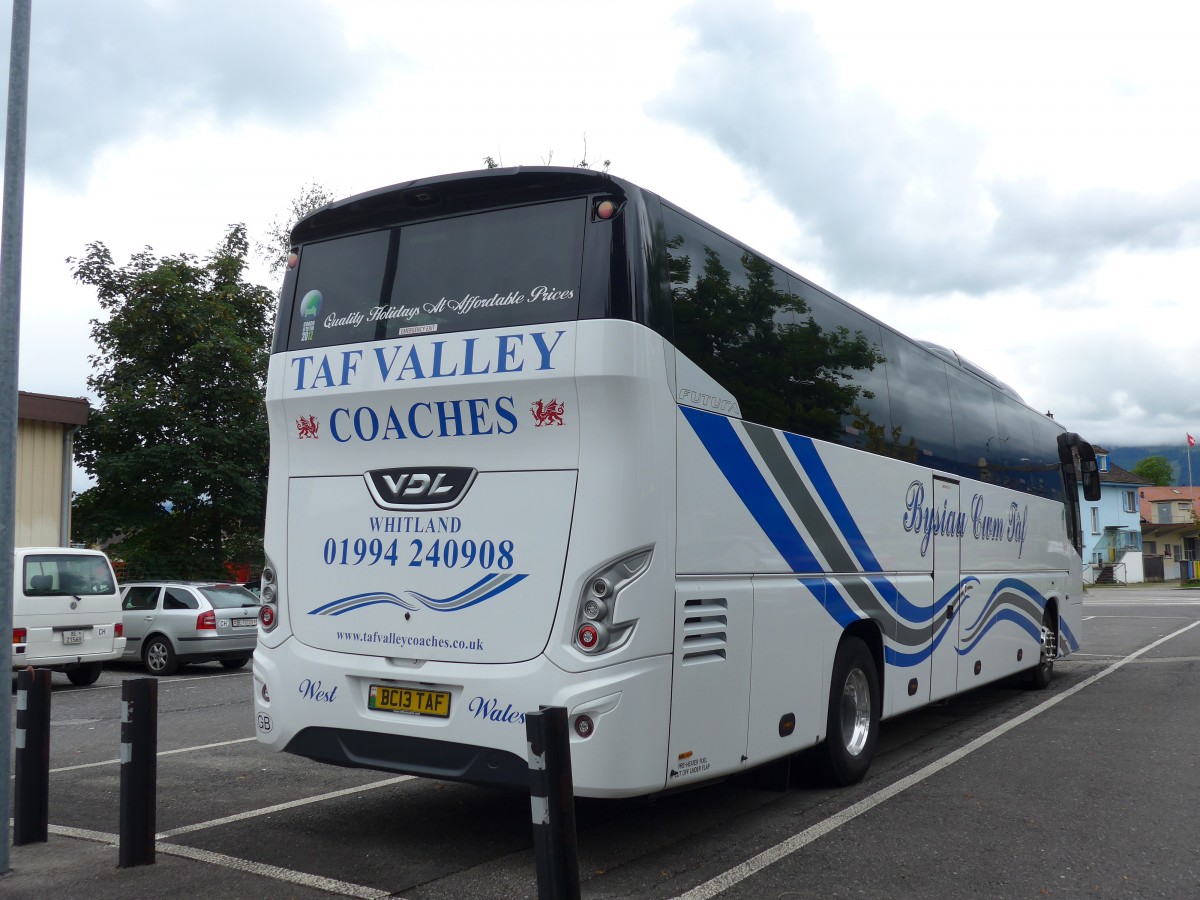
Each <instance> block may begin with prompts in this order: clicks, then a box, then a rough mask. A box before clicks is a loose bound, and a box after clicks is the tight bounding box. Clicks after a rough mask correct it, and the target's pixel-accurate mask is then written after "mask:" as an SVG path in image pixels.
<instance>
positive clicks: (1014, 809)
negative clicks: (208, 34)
mask: <svg viewBox="0 0 1200 900" xmlns="http://www.w3.org/2000/svg"><path fill="white" fill-rule="evenodd" d="M1084 615H1085V623H1084V625H1085V630H1084V635H1085V637H1084V647H1083V650H1082V651H1081V652H1080V653H1078V654H1076V655H1074V656H1073V657H1072V658H1071V659H1070V660H1067V661H1063V662H1060V663H1059V665H1058V667H1057V668H1058V671H1057V674H1056V678H1055V681H1054V682H1053V684H1052V685H1051V687H1050V689H1049V690H1048V691H1046V692H1028V691H1023V690H1018V689H1015V688H1013V687H1012V686H1009V685H997V686H993V687H989V688H983V689H981V690H979V691H975V692H973V693H971V694H968V695H964V696H963V697H959V698H955V699H954V700H951V701H949V702H947V703H944V704H938V705H935V706H934V707H930V708H928V709H926V710H923V711H921V712H919V713H915V714H912V715H908V716H904V717H901V718H899V719H896V720H893V721H891V722H888V723H885V725H884V731H883V733H882V740H881V747H880V754H879V756H878V758H877V760H876V764H875V766H874V767H873V769H872V771H871V773H870V774H869V775H868V778H867V780H866V781H864V782H863V783H862V784H861V785H858V786H855V787H854V788H850V789H847V790H843V791H832V790H827V789H825V788H822V787H820V786H817V785H815V784H812V783H805V781H804V779H803V777H800V778H799V779H798V786H796V787H793V789H792V790H790V791H787V792H776V791H768V790H762V789H760V788H758V787H753V786H749V785H746V784H739V783H732V782H730V783H723V784H718V785H713V786H710V787H706V788H703V789H700V790H695V791H691V792H688V793H684V794H678V795H672V796H667V797H663V798H659V799H658V800H656V801H654V802H620V803H617V802H600V801H580V802H579V804H578V805H577V815H578V819H579V846H580V872H581V881H582V892H583V896H585V897H615V896H622V897H678V896H685V897H689V898H697V900H698V898H700V897H713V896H722V897H754V898H761V897H763V896H772V897H773V896H786V897H839V896H847V897H848V896H879V895H881V894H887V895H888V896H893V897H909V896H911V897H928V896H947V897H956V896H993V897H1026V896H1071V897H1075V896H1102V897H1190V896H1200V868H1198V864H1197V862H1196V859H1197V857H1196V854H1195V847H1194V844H1195V840H1194V837H1195V819H1194V805H1195V798H1196V797H1197V796H1200V765H1198V762H1197V757H1198V754H1197V751H1196V747H1197V746H1200V716H1198V715H1197V712H1200V699H1198V698H1200V691H1198V690H1197V689H1198V688H1200V591H1179V590H1171V589H1169V588H1163V587H1161V586H1159V587H1156V588H1141V589H1103V590H1099V589H1098V590H1092V591H1090V592H1089V594H1088V596H1087V598H1086V600H1085V606H1084ZM135 677H136V678H140V677H144V673H143V672H142V671H141V670H140V669H138V668H136V667H132V666H118V667H112V668H110V669H108V670H106V671H105V673H104V675H103V676H102V677H101V680H100V682H98V683H97V684H96V685H95V686H92V687H89V688H74V687H72V686H71V685H69V684H68V683H67V682H66V680H65V679H64V678H62V676H57V675H56V676H55V683H54V697H53V704H54V705H53V726H52V748H51V766H52V769H53V772H52V776H51V798H50V823H51V834H50V841H49V842H48V843H47V844H44V845H41V844H35V845H28V846H24V847H15V848H12V855H11V864H12V869H13V871H12V872H11V873H10V874H8V875H7V876H5V877H4V878H3V879H2V880H0V893H2V894H3V895H4V896H5V897H13V898H24V897H29V898H34V897H36V898H44V897H46V896H56V895H57V896H66V897H84V896H87V897H93V898H106V897H123V898H125V897H130V896H147V895H150V894H157V893H169V892H179V891H184V892H188V893H190V894H192V895H195V896H213V895H217V894H220V895H223V896H250V895H254V896H256V897H261V898H273V897H328V896H358V897H406V898H412V900H416V898H434V897H444V898H449V897H479V898H487V897H505V898H507V897H524V896H536V893H537V889H536V877H535V873H534V866H533V857H532V852H531V846H532V840H531V830H530V826H529V801H528V798H526V797H522V796H520V795H519V794H510V793H505V792H499V791H491V790H485V789H481V788H475V787H470V786H466V785H457V784H450V783H444V782H438V781H431V780H426V779H408V778H405V777H395V776H388V775H385V774H383V773H379V772H372V771H366V770H352V769H338V768H332V767H327V766H321V765H318V764H315V763H310V762H308V761H306V760H302V759H298V758H295V757H291V756H287V755H279V754H271V753H267V752H266V751H264V750H263V749H261V748H260V747H259V746H258V744H257V743H256V742H255V741H254V740H253V737H252V734H253V732H252V723H251V709H252V707H251V704H250V697H249V692H250V684H251V679H250V674H249V671H248V670H247V671H238V672H226V671H224V670H222V669H221V668H220V667H219V666H217V665H216V664H206V665H202V666H193V667H189V668H187V669H184V670H182V671H181V672H180V673H179V674H178V675H175V676H172V677H170V678H164V679H161V680H160V682H159V685H160V693H159V725H160V732H159V757H158V785H159V796H158V804H157V832H158V843H157V848H158V849H157V857H156V859H157V861H156V863H155V864H154V865H152V866H144V867H137V868H131V869H120V868H118V867H117V847H116V834H117V831H118V821H119V820H118V801H119V790H118V786H119V771H118V770H119V766H118V763H117V748H118V744H119V730H120V728H119V725H120V723H119V718H118V717H119V712H118V709H119V698H120V684H121V682H122V681H123V680H124V679H126V678H135Z"/></svg>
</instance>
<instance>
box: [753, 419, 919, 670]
mask: <svg viewBox="0 0 1200 900" xmlns="http://www.w3.org/2000/svg"><path fill="white" fill-rule="evenodd" d="M743 427H744V428H745V429H746V433H747V434H748V435H749V436H750V440H751V442H752V443H753V444H754V446H755V448H756V449H757V450H758V452H759V455H760V456H762V458H763V462H765V463H766V464H767V469H768V470H769V471H770V473H771V475H772V477H773V478H774V479H775V481H776V482H777V483H778V484H779V487H780V489H781V490H782V491H783V495H784V496H785V497H786V498H787V501H788V503H789V504H790V505H791V507H792V510H793V511H794V512H795V513H796V516H797V517H798V518H799V519H800V521H801V522H803V523H804V527H805V528H807V529H808V533H809V534H810V535H812V538H813V540H814V541H815V542H816V545H817V549H818V550H820V552H821V555H822V556H824V557H825V559H826V560H827V561H828V563H829V564H830V566H831V567H833V568H834V569H835V571H841V572H846V573H853V574H858V575H861V574H863V573H862V569H861V567H860V566H859V565H858V562H857V560H855V559H854V558H853V556H851V554H850V551H848V550H847V549H846V548H845V547H844V546H843V545H842V542H841V541H840V540H839V538H838V533H837V531H836V530H834V527H833V526H832V525H831V524H830V522H829V520H828V519H826V518H825V513H824V512H823V511H822V510H821V507H820V506H819V505H818V504H817V502H816V500H815V499H814V498H813V496H812V494H811V493H810V492H809V490H808V488H807V487H806V486H805V484H804V482H803V481H802V480H801V479H800V475H799V473H797V472H796V467H795V466H794V465H793V464H792V462H791V460H790V459H788V456H787V454H786V453H785V452H784V449H783V445H782V444H781V443H780V440H779V435H777V434H776V433H775V431H774V430H773V429H770V428H767V427H766V426H764V425H754V424H752V423H749V422H744V423H743ZM837 583H838V584H841V585H842V586H843V588H844V589H845V590H846V592H847V593H848V594H849V595H850V599H851V600H853V601H854V604H855V605H856V606H857V607H858V608H859V609H861V610H862V611H863V612H865V613H867V615H869V616H871V617H872V618H880V619H884V620H886V621H888V622H890V623H892V624H891V627H890V628H889V629H888V631H889V634H888V636H889V637H891V638H892V639H893V640H894V641H896V642H897V643H899V644H902V645H903V646H905V647H919V646H922V645H923V644H925V643H926V642H927V641H929V639H930V635H931V631H932V633H937V631H939V630H940V629H941V626H942V615H940V614H939V616H938V617H937V619H936V620H935V621H934V622H933V623H932V629H930V628H928V627H927V626H917V627H914V626H912V625H909V624H908V623H907V622H904V621H903V620H901V619H900V618H899V617H898V616H897V615H896V613H895V612H894V611H893V610H892V609H891V608H890V607H889V606H888V605H887V604H885V603H884V602H883V601H882V600H880V599H879V597H878V596H877V595H876V593H875V591H874V589H873V588H872V587H871V586H870V585H869V584H867V583H866V582H864V581H861V580H859V579H857V578H855V579H852V580H849V581H838V582H837Z"/></svg>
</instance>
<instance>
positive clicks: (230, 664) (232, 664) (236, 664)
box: [221, 656, 250, 669]
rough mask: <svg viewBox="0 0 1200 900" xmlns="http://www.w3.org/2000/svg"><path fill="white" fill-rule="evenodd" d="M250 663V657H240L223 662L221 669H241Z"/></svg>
mask: <svg viewBox="0 0 1200 900" xmlns="http://www.w3.org/2000/svg"><path fill="white" fill-rule="evenodd" d="M248 662H250V657H248V656H238V657H236V658H234V659H223V660H221V667H222V668H225V669H240V668H241V667H242V666H244V665H245V664H246V663H248Z"/></svg>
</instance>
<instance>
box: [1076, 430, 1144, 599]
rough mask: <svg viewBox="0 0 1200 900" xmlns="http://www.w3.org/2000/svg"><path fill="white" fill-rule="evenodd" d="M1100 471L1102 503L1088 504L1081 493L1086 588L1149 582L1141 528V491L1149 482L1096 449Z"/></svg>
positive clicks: (1098, 448)
mask: <svg viewBox="0 0 1200 900" xmlns="http://www.w3.org/2000/svg"><path fill="white" fill-rule="evenodd" d="M1095 450H1096V467H1097V468H1098V469H1099V470H1100V499H1099V500H1097V501H1094V502H1093V501H1089V500H1085V499H1084V498H1083V488H1082V487H1080V489H1079V515H1080V519H1081V520H1082V521H1081V524H1082V526H1083V580H1084V583H1086V584H1096V583H1099V584H1134V583H1136V582H1141V581H1145V580H1146V575H1145V570H1144V568H1143V566H1142V524H1141V516H1140V515H1139V512H1138V500H1139V498H1138V489H1139V488H1142V487H1147V486H1149V485H1150V482H1148V481H1146V479H1144V478H1141V477H1140V476H1138V475H1134V474H1133V473H1132V472H1128V471H1126V470H1125V469H1122V468H1121V467H1120V466H1118V465H1115V464H1113V463H1110V462H1109V460H1108V451H1107V450H1105V449H1104V448H1103V447H1095Z"/></svg>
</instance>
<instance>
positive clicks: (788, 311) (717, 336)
mask: <svg viewBox="0 0 1200 900" xmlns="http://www.w3.org/2000/svg"><path fill="white" fill-rule="evenodd" d="M667 246H668V247H669V248H670V249H671V250H672V251H678V250H679V248H680V247H682V246H683V238H682V236H676V237H675V238H673V239H672V240H670V241H669V242H668V245H667ZM692 265H693V263H692V259H691V258H690V257H689V256H687V255H686V254H684V253H678V252H673V253H672V255H671V259H670V276H671V290H672V295H673V300H674V319H675V323H674V324H675V345H676V347H678V349H679V350H680V351H682V352H683V353H685V354H686V355H687V356H688V357H689V358H690V359H691V360H692V361H693V362H695V363H696V365H698V366H700V368H702V369H703V370H704V371H706V372H708V373H709V374H710V375H711V376H712V377H713V378H714V379H716V380H717V381H718V382H719V383H720V384H721V385H722V386H723V387H724V388H725V389H726V390H727V391H729V392H730V393H731V394H732V395H733V396H734V397H736V398H737V400H738V403H739V405H740V406H741V411H742V416H743V417H744V418H746V419H748V420H750V421H753V422H760V423H762V424H764V425H769V426H771V427H774V428H782V429H784V430H785V431H790V432H793V433H796V434H803V435H808V436H810V437H814V438H819V439H822V440H828V441H835V442H839V443H845V442H846V437H845V428H844V424H843V423H844V422H845V423H846V424H849V423H850V422H851V421H853V422H854V426H853V427H855V428H858V429H859V430H860V434H861V435H865V436H866V441H867V442H868V443H876V444H877V445H878V447H877V448H876V447H869V446H865V445H863V443H862V439H861V438H860V440H859V441H857V442H856V443H858V444H859V445H860V446H863V448H864V449H872V450H873V451H874V452H877V453H879V452H882V453H886V454H888V455H891V453H890V451H889V449H887V445H888V444H890V443H892V442H893V441H895V440H896V439H898V437H899V436H898V435H887V434H886V433H885V427H884V426H882V425H876V424H874V423H873V422H872V420H871V418H870V416H869V415H868V414H867V413H866V411H865V410H864V409H863V408H862V406H861V405H860V403H859V400H860V399H866V400H870V399H872V398H873V397H874V394H873V393H872V392H871V391H869V390H867V389H866V388H864V387H863V386H862V385H861V384H859V383H858V380H857V379H856V378H855V375H854V373H855V372H858V371H870V370H872V369H874V368H875V366H877V365H879V364H881V363H882V362H883V361H884V358H883V355H882V354H881V353H880V352H879V350H878V349H877V348H876V347H874V346H873V345H872V344H871V342H870V341H868V340H867V338H866V337H865V336H864V335H863V334H862V332H854V333H851V332H850V331H849V329H847V328H845V327H836V328H827V327H822V326H821V325H819V324H818V323H817V322H816V320H815V319H814V318H813V316H812V315H811V311H810V309H809V305H808V303H806V302H805V300H804V299H803V298H802V297H800V296H798V295H797V294H794V293H792V292H791V291H789V290H787V289H786V282H785V285H783V286H781V285H779V284H778V283H777V280H780V279H781V278H782V277H783V273H782V272H780V271H779V270H778V269H775V268H774V267H773V266H772V265H771V264H770V263H769V262H767V261H766V260H764V259H762V258H761V257H758V256H755V255H754V254H752V253H743V254H742V256H741V266H742V269H743V273H742V275H741V276H737V277H735V276H734V274H733V273H732V272H730V271H729V269H728V268H727V267H726V265H725V264H724V262H723V261H722V259H721V257H720V255H719V254H718V253H717V252H716V251H714V250H713V249H712V248H711V247H708V246H706V247H704V264H703V271H702V272H699V273H697V275H696V277H695V279H694V280H693V277H692V274H693V273H692Z"/></svg>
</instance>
